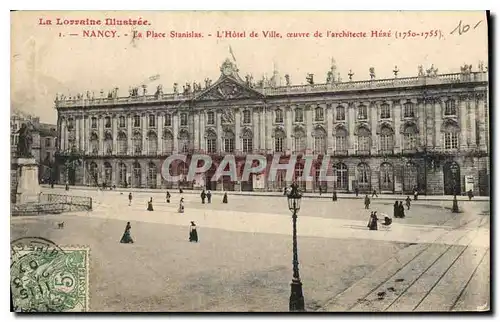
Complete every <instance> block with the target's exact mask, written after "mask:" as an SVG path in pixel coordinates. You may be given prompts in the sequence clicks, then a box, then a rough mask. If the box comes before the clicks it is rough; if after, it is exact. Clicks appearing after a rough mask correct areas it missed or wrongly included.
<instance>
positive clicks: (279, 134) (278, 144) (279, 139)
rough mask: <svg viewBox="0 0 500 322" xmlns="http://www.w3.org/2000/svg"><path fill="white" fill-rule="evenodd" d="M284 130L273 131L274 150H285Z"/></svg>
mask: <svg viewBox="0 0 500 322" xmlns="http://www.w3.org/2000/svg"><path fill="white" fill-rule="evenodd" d="M285 137H286V136H285V132H283V131H282V130H279V129H278V130H276V132H275V133H274V152H283V151H284V150H285Z"/></svg>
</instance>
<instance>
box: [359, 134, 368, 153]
mask: <svg viewBox="0 0 500 322" xmlns="http://www.w3.org/2000/svg"><path fill="white" fill-rule="evenodd" d="M358 151H370V137H368V136H358Z"/></svg>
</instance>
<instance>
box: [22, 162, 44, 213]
mask: <svg viewBox="0 0 500 322" xmlns="http://www.w3.org/2000/svg"><path fill="white" fill-rule="evenodd" d="M40 191H41V190H40V184H39V183H38V164H37V163H36V160H35V159H34V158H19V159H17V189H16V204H21V203H27V202H38V201H39V196H40Z"/></svg>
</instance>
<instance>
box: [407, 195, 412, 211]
mask: <svg viewBox="0 0 500 322" xmlns="http://www.w3.org/2000/svg"><path fill="white" fill-rule="evenodd" d="M410 206H411V199H410V196H407V197H406V208H407V209H408V210H410Z"/></svg>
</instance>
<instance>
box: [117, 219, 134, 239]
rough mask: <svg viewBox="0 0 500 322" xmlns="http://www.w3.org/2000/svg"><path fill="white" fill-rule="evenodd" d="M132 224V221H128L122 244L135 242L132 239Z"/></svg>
mask: <svg viewBox="0 0 500 322" xmlns="http://www.w3.org/2000/svg"><path fill="white" fill-rule="evenodd" d="M131 228H132V226H130V221H129V222H127V225H126V226H125V232H124V233H123V236H122V239H121V240H120V243H122V244H129V243H130V244H133V243H134V240H133V239H132V236H130V229H131Z"/></svg>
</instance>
